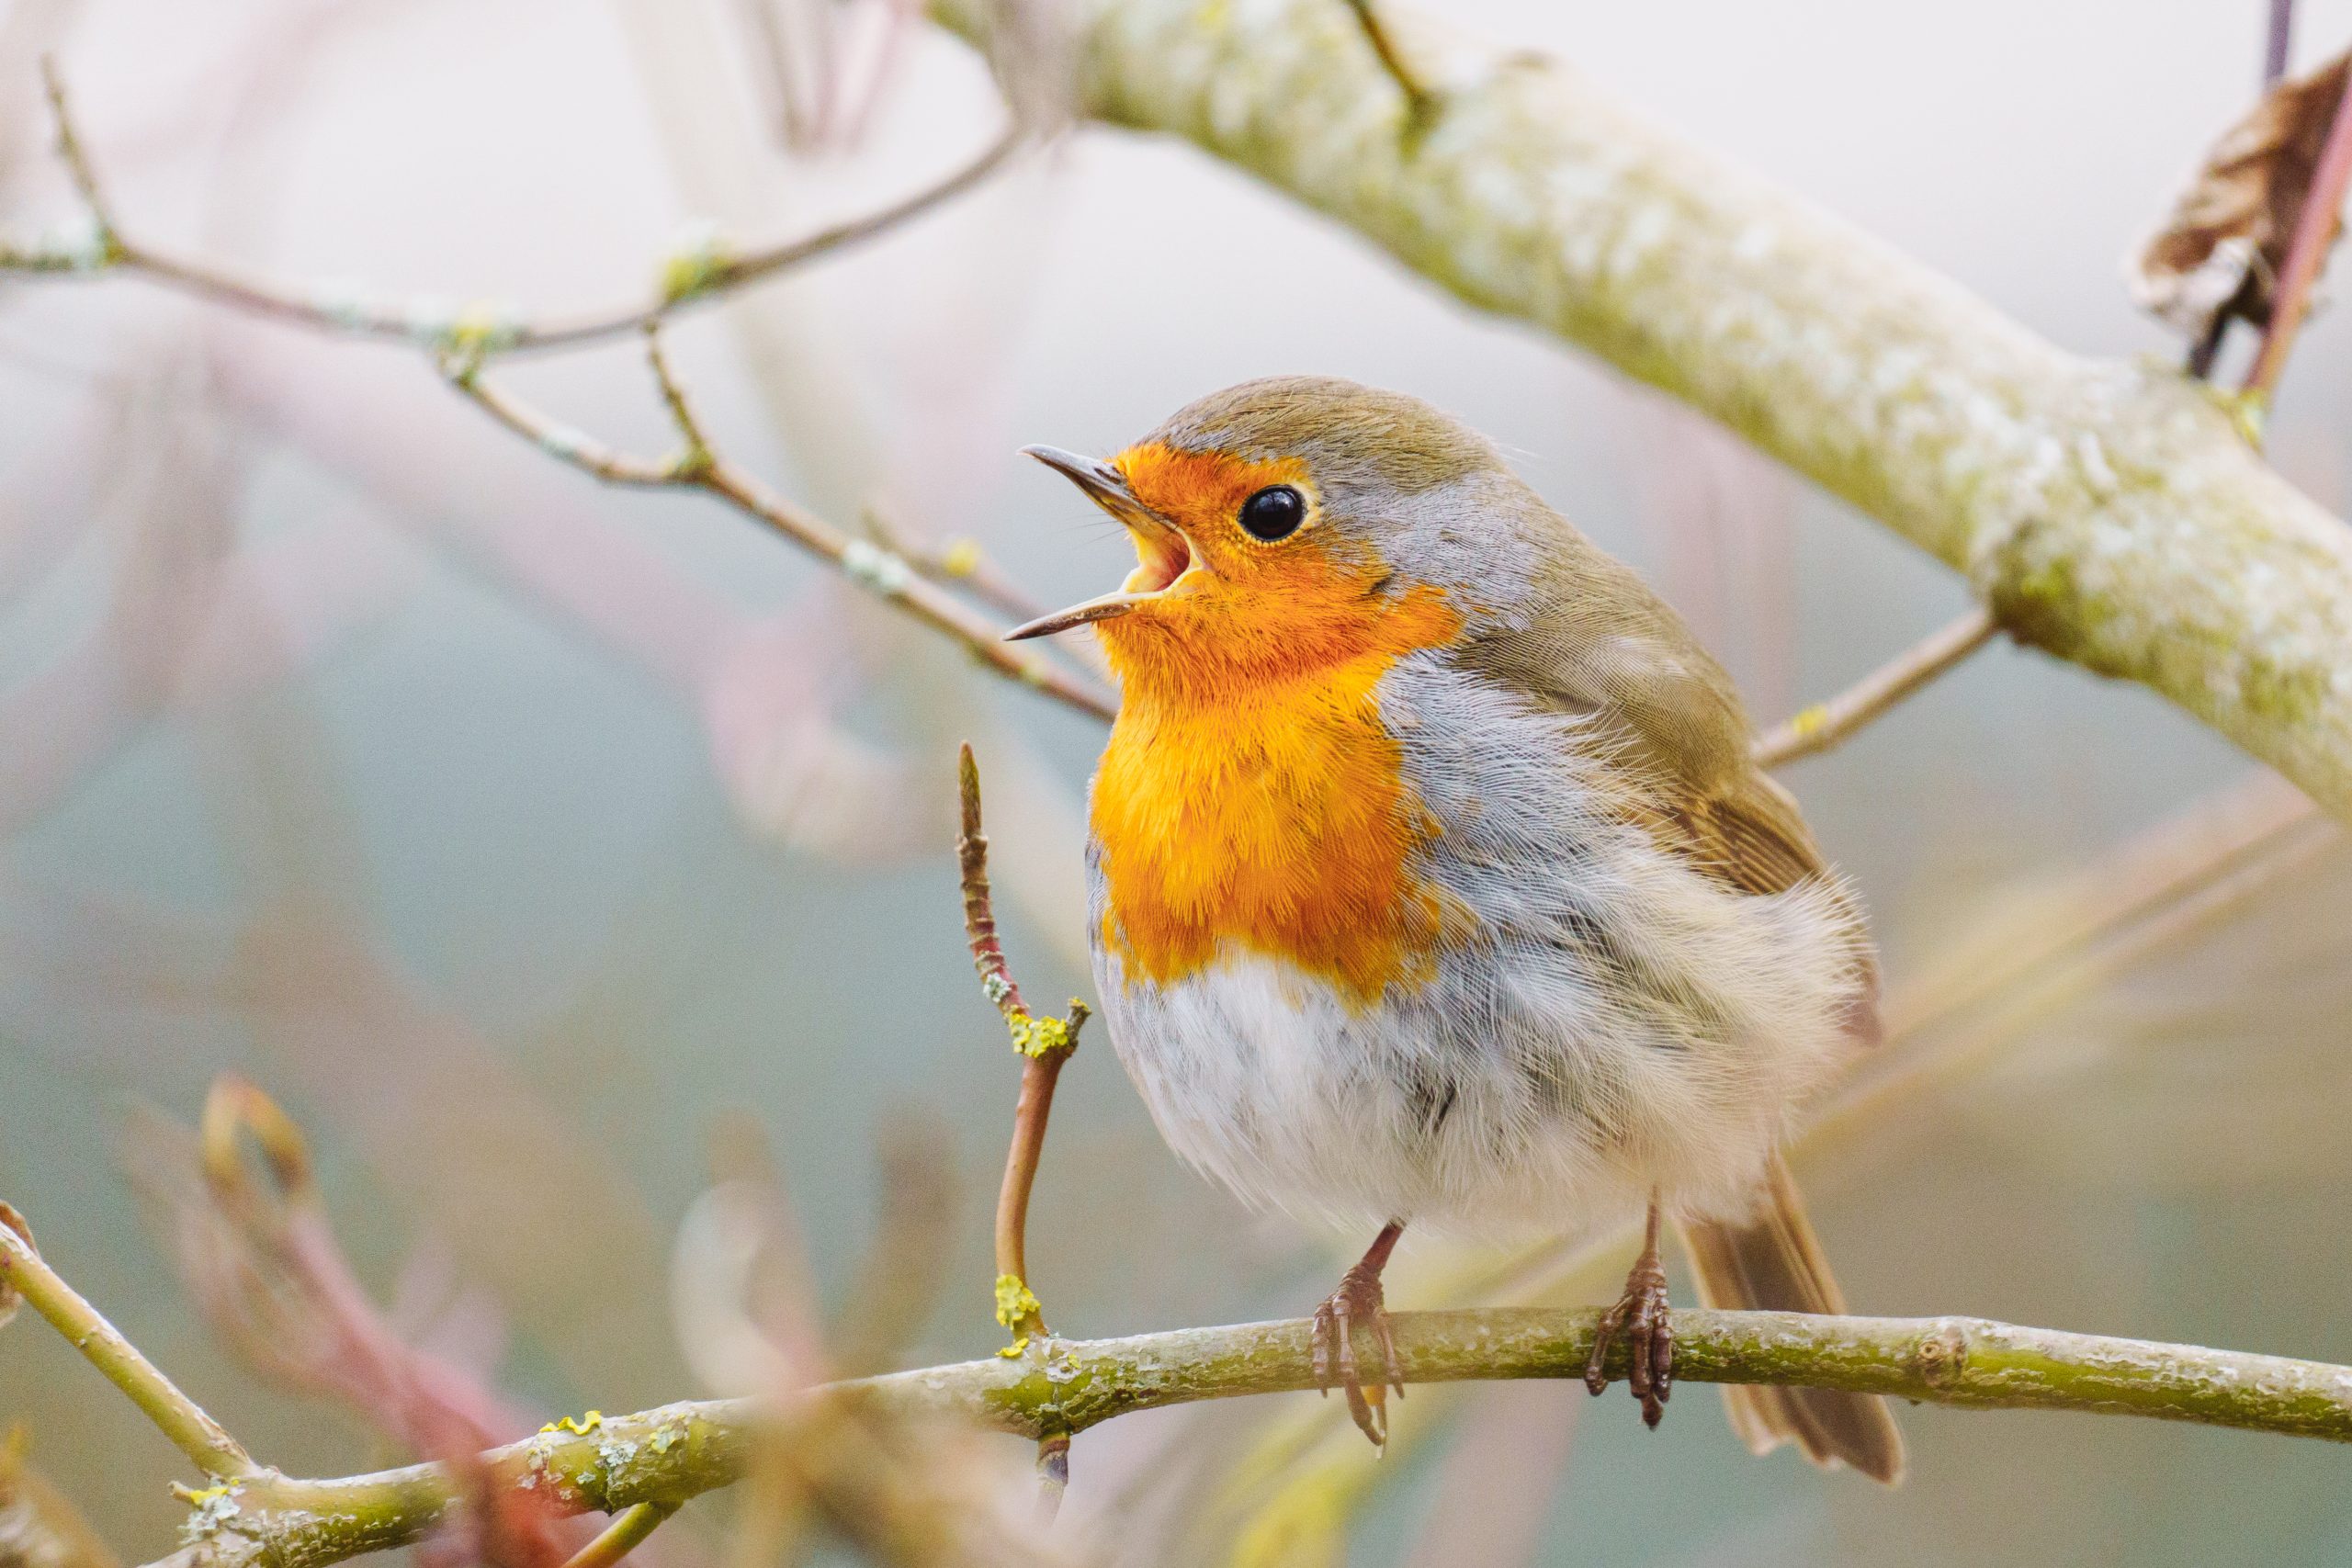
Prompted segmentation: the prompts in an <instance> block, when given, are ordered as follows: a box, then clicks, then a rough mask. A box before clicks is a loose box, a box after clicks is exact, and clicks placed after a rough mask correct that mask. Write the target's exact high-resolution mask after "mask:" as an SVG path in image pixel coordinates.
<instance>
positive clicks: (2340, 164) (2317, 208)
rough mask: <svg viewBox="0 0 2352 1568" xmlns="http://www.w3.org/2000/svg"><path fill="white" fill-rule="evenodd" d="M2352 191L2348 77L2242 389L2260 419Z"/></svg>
mask: <svg viewBox="0 0 2352 1568" xmlns="http://www.w3.org/2000/svg"><path fill="white" fill-rule="evenodd" d="M2347 185H2352V73H2346V77H2345V88H2344V96H2342V97H2341V98H2339V99H2338V100H2337V101H2336V106H2335V118H2334V119H2333V120H2331V121H2330V122H2329V123H2328V128H2327V141H2326V142H2325V144H2324V146H2323V147H2322V148H2321V150H2320V155H2319V167H2318V168H2317V169H2315V170H2313V171H2312V186H2311V190H2310V193H2309V194H2308V195H2306V196H2305V197H2304V198H2303V207H2302V210H2301V212H2298V213H2297V214H2296V215H2295V233H2294V238H2293V239H2291V240H2290V241H2289V242H2288V244H2287V260H2286V264H2285V265H2283V266H2281V267H2280V268H2279V269H2278V290H2277V292H2276V293H2275V294H2274V295H2273V297H2272V299H2271V304H2270V324H2269V326H2268V327H2267V328H2266V329H2265V330H2264V332H2263V334H2262V346H2261V347H2260V348H2259V349H2257V350H2256V351H2255V356H2254V364H2253V366H2252V367H2251V368H2249V369H2248V370H2247V371H2246V374H2245V386H2244V387H2243V388H2242V389H2241V390H2242V392H2243V393H2244V395H2245V398H2246V400H2247V401H2248V402H2249V403H2250V404H2251V405H2252V406H2253V408H2254V410H2255V412H2256V414H2257V416H2258V415H2259V412H2260V411H2261V410H2262V409H2263V408H2264V407H2265V406H2266V405H2267V403H2268V402H2269V400H2270V394H2271V393H2272V391H2273V390H2274V389H2276V388H2277V387H2278V378H2279V376H2280V375H2281V374H2282V373H2283V372H2284V371H2285V370H2286V368H2287V354H2288V351H2289V350H2290V349H2291V348H2292V347H2293V346H2294V343H2295V334H2296V333H2300V332H2301V330H2302V325H2303V317H2304V316H2305V314H2306V313H2308V311H2309V310H2310V309H2311V296H2312V288H2313V286H2314V285H2316V284H2317V283H2318V282H2319V275H2320V269H2321V268H2322V267H2323V266H2324V265H2325V264H2326V261H2327V254H2328V251H2329V249H2330V248H2331V247H2332V246H2333V245H2334V244H2335V231H2336V228H2337V225H2338V223H2339V222H2340V220H2341V217H2342V214H2343V211H2344V192H2345V187H2346V186H2347Z"/></svg>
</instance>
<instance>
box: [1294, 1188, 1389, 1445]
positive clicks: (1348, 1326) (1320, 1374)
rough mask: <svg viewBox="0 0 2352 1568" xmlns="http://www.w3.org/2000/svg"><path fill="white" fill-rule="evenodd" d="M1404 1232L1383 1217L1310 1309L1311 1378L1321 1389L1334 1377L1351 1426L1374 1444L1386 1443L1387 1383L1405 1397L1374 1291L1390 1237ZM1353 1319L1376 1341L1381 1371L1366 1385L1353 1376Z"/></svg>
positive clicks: (1385, 1311) (1385, 1315)
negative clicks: (1378, 1228)
mask: <svg viewBox="0 0 2352 1568" xmlns="http://www.w3.org/2000/svg"><path fill="white" fill-rule="evenodd" d="M1404 1234H1405V1222H1404V1221H1402V1220H1391V1221H1389V1222H1388V1224H1387V1225H1386V1227H1385V1228H1384V1229H1383V1230H1382V1231H1381V1233H1380V1235H1378V1236H1377V1237H1375V1238H1374V1241H1373V1244H1372V1245H1371V1246H1370V1247H1367V1248H1365V1249H1364V1255H1363V1257H1362V1258H1359V1259H1357V1260H1356V1266H1355V1267H1354V1268H1352V1269H1349V1270H1348V1271H1347V1273H1346V1274H1344V1275H1342V1276H1341V1277H1340V1288H1339V1289H1338V1290H1336V1291H1333V1292H1331V1293H1330V1294H1329V1296H1326V1297H1325V1298H1324V1299H1323V1304H1322V1305H1321V1306H1318V1307H1317V1308H1316V1309H1315V1382H1316V1384H1317V1386H1318V1387H1320V1388H1321V1389H1322V1390H1323V1392H1324V1393H1326V1394H1327V1395H1328V1394H1329V1393H1330V1392H1331V1388H1332V1385H1333V1384H1334V1383H1337V1384H1338V1385H1339V1386H1340V1388H1341V1389H1343V1390H1344V1391H1346V1393H1347V1396H1348V1414H1349V1415H1351V1416H1354V1417H1355V1419H1356V1427H1357V1429H1358V1430H1360V1431H1362V1432H1363V1435H1364V1436H1365V1437H1367V1438H1371V1439H1372V1442H1373V1446H1374V1448H1384V1449H1385V1448H1386V1447H1387V1446H1388V1406H1387V1393H1388V1390H1389V1389H1390V1388H1391V1387H1393V1388H1395V1389H1396V1391H1397V1398H1399V1399H1402V1398H1404V1397H1405V1375H1404V1371H1403V1370H1402V1369H1401V1368H1399V1367H1398V1365H1397V1339H1396V1337H1395V1336H1394V1335H1393V1334H1391V1333H1390V1332H1389V1328H1388V1308H1387V1305H1386V1304H1385V1301H1384V1300H1383V1298H1382V1295H1381V1291H1380V1271H1381V1270H1382V1269H1385V1268H1386V1267H1387V1266H1388V1255H1389V1254H1390V1253H1392V1252H1394V1251H1396V1250H1397V1237H1398V1236H1400V1235H1404ZM1359 1320H1362V1321H1364V1322H1366V1323H1368V1324H1369V1325H1370V1327H1371V1328H1372V1331H1373V1337H1374V1339H1375V1340H1376V1341H1377V1342H1378V1344H1379V1346H1380V1359H1381V1375H1380V1376H1379V1377H1377V1378H1374V1380H1373V1383H1372V1387H1371V1388H1370V1389H1369V1390H1366V1389H1365V1387H1364V1386H1363V1382H1361V1381H1360V1380H1359V1379H1358V1378H1357V1376H1356V1348H1355V1325H1356V1324H1357V1322H1358V1321H1359Z"/></svg>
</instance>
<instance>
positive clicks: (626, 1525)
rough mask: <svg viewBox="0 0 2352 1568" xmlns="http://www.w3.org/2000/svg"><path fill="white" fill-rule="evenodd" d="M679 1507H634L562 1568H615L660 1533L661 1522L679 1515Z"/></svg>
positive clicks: (623, 1510) (653, 1504)
mask: <svg viewBox="0 0 2352 1568" xmlns="http://www.w3.org/2000/svg"><path fill="white" fill-rule="evenodd" d="M679 1506H680V1505H679V1504H676V1503H673V1502H660V1503H632V1504H631V1505H629V1506H628V1507H626V1508H623V1509H622V1510H621V1511H620V1513H619V1515H618V1516H617V1517H615V1518H614V1520H613V1522H612V1523H611V1524H608V1525H606V1526H605V1528H604V1529H601V1530H599V1531H598V1532H597V1533H596V1539H595V1540H592V1541H590V1542H589V1543H588V1544H587V1545H585V1546H583V1547H582V1548H581V1549H580V1550H579V1551H575V1552H573V1553H572V1554H571V1556H570V1557H569V1558H567V1559H565V1560H564V1564H563V1568H614V1564H616V1563H617V1562H620V1560H621V1559H622V1558H624V1557H627V1556H628V1554H629V1553H630V1552H632V1551H636V1550H637V1549H638V1547H639V1546H640V1545H642V1544H644V1541H645V1538H646V1537H647V1536H650V1535H651V1534H652V1533H653V1532H654V1531H655V1530H657V1529H661V1528H662V1521H663V1520H665V1519H667V1518H668V1517H670V1516H671V1515H673V1514H674V1513H676V1512H677V1511H678V1509H679Z"/></svg>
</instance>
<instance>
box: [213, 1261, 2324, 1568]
mask: <svg viewBox="0 0 2352 1568" xmlns="http://www.w3.org/2000/svg"><path fill="white" fill-rule="evenodd" d="M1597 1315H1598V1314H1595V1313H1593V1312H1591V1311H1574V1312H1561V1311H1552V1310H1544V1309H1536V1308H1492V1309H1487V1310H1484V1311H1476V1312H1434V1313H1400V1314H1397V1316H1396V1318H1395V1326H1396V1331H1397V1354H1398V1356H1399V1358H1400V1360H1401V1364H1402V1369H1403V1372H1404V1376H1405V1378H1406V1381H1408V1382H1463V1381H1470V1380H1477V1379H1492V1378H1569V1377H1580V1376H1581V1375H1582V1374H1583V1371H1584V1358H1585V1354H1586V1352H1587V1350H1588V1349H1589V1347H1590V1345H1591V1342H1592V1329H1593V1323H1594V1320H1595V1318H1596V1316H1597ZM1309 1333H1310V1325H1309V1324H1308V1323H1307V1322H1306V1320H1305V1319H1295V1320H1293V1321H1290V1322H1286V1323H1254V1324H1242V1325H1236V1326H1231V1327H1224V1328H1192V1329H1180V1330H1177V1331H1175V1332H1173V1333H1168V1334H1148V1335H1139V1336H1136V1337H1133V1338H1126V1339H1094V1340H1043V1341H1039V1342H1036V1343H1035V1344H1033V1346H1032V1347H1031V1348H1030V1350H1029V1352H1028V1353H1027V1354H1026V1355H1023V1356H1022V1357H1021V1358H1019V1359H1012V1360H1008V1359H1004V1358H1002V1357H990V1358H989V1359H985V1360H979V1361H967V1362H964V1363H962V1364H960V1365H956V1366H947V1367H933V1368H928V1369H926V1370H924V1371H910V1372H897V1373H893V1374H891V1375H889V1376H887V1377H878V1378H868V1379H865V1380H862V1381H860V1382H853V1383H843V1384H837V1385H835V1386H834V1387H833V1388H832V1389H831V1390H828V1391H826V1392H827V1393H830V1394H831V1395H832V1396H834V1397H842V1398H851V1399H857V1400H867V1401H873V1402H876V1404H880V1405H882V1406H884V1407H886V1408H888V1410H889V1411H891V1413H893V1414H894V1415H940V1416H957V1417H962V1418H966V1419H972V1420H978V1421H981V1422H984V1423H986V1424H988V1425H989V1426H993V1427H999V1428H1001V1429H1002V1430H1005V1431H1008V1432H1013V1433H1018V1434H1020V1435H1023V1436H1025V1437H1032V1438H1035V1437H1040V1436H1043V1435H1045V1434H1047V1433H1050V1432H1054V1431H1073V1432H1075V1431H1082V1430H1084V1429H1085V1428H1087V1427H1091V1426H1094V1425H1096V1424H1097V1423H1099V1422H1103V1421H1107V1420H1109V1419H1110V1418H1111V1417H1113V1416H1122V1415H1125V1414H1126V1413H1128V1412H1130V1411H1135V1410H1146V1409H1151V1408H1154V1407H1157V1406H1160V1405H1168V1404H1186V1403H1189V1402H1192V1401H1195V1400H1203V1399H1222V1398H1227V1397H1231V1396H1233V1395H1237V1394H1248V1393H1278V1392H1283V1391H1295V1390H1304V1389H1309V1388H1312V1387H1314V1386H1315V1376H1314V1371H1313V1368H1312V1366H1311V1364H1310V1361H1309V1358H1308V1336H1309ZM1674 1347H1675V1374H1676V1376H1677V1377H1678V1378H1680V1379H1683V1380H1685V1381H1689V1382H1765V1383H1804V1384H1808V1385H1812V1386H1815V1387H1823V1388H1846V1389H1856V1390H1861V1391H1865V1392H1869V1393H1888V1394H1896V1395H1900V1396H1902V1397H1905V1398H1908V1399H1914V1400H1919V1401H1923V1402H1927V1403H1930V1404H1953V1405H1963V1406H1971V1407H1975V1408H1980V1409H1994V1408H2008V1409H2040V1410H2083V1411H2095V1412H2100V1413H2104V1414H2109V1415H2129V1416H2154V1417H2156V1418H2158V1419H2162V1420H2175V1421H2194V1422H2202V1423H2206V1424H2208V1425H2213V1426H2223V1427H2249V1428H2254V1429H2257V1430H2262V1431H2270V1432H2282V1433H2288V1434H2291V1435H2295V1436H2301V1437H2312V1438H2328V1439H2331V1440H2333V1441H2337V1442H2352V1368H2345V1367H2332V1366H2324V1365H2321V1364H2318V1363H2316V1362H2311V1361H2296V1360H2289V1359H2284V1358H2282V1357H2277V1356H2251V1355H2244V1354H2240V1353H2238V1352H2235V1351H2229V1350H2206V1349H2199V1348H2195V1347H2193V1346H2186V1345H2159V1344H2154V1343H2150V1342H2148V1341H2145V1340H2137V1339H2108V1338H2101V1337H2097V1336H2093V1335H2086V1334H2064V1333H2060V1332H2058V1331H2056V1330H2052V1329H2044V1328H2019V1327H2015V1326H2013V1325H2008V1324H2001V1323H1989V1322H1986V1321H1985V1320H1983V1319H1981V1318H1965V1317H1935V1318H1886V1317H1814V1316H1808V1315H1805V1314H1797V1313H1737V1312H1705V1311H1690V1312H1678V1313H1676V1314H1674ZM1623 1371H1624V1366H1623V1351H1622V1348H1621V1349H1620V1350H1619V1351H1618V1352H1616V1353H1614V1354H1613V1355H1612V1356H1611V1375H1612V1376H1622V1375H1623ZM759 1419H760V1417H759V1416H758V1415H757V1414H756V1413H755V1412H754V1410H753V1408H752V1406H750V1405H749V1404H744V1403H742V1402H741V1401H709V1402H703V1403H696V1404H672V1405H665V1406H663V1407H662V1408H661V1409H658V1410H649V1411H646V1412H643V1413H642V1414H640V1415H636V1416H622V1417H619V1418H617V1419H611V1420H605V1421H604V1422H602V1423H601V1424H600V1425H597V1426H595V1427H593V1428H592V1429H590V1430H589V1431H587V1432H584V1433H572V1432H567V1431H552V1432H542V1433H540V1434H539V1435H538V1436H537V1437H535V1438H529V1439H527V1440H526V1441H524V1442H521V1443H515V1444H512V1445H510V1446H508V1447H507V1448H504V1449H501V1450H497V1451H496V1453H494V1454H492V1455H491V1456H489V1462H490V1463H491V1465H492V1471H493V1473H495V1474H496V1475H497V1476H498V1477H499V1478H500V1480H501V1481H502V1482H503V1483H506V1484H510V1485H526V1484H527V1485H531V1486H535V1487H543V1488H545V1489H546V1491H545V1493H544V1495H547V1496H550V1497H552V1498H554V1499H556V1500H557V1502H558V1503H559V1505H560V1506H562V1507H563V1508H565V1509H568V1510H571V1511H573V1512H582V1511H586V1510H590V1509H604V1510H608V1511H609V1510H618V1509H623V1508H628V1507H631V1506H635V1505H637V1504H640V1503H666V1502H676V1501H679V1500H681V1499H684V1498H686V1497H690V1496H693V1495H696V1494H698V1493H702V1492H707V1491H709V1490H711V1489H712V1488H714V1487H718V1486H724V1485H727V1484H729V1483H732V1482H734V1481H736V1480H738V1479H740V1478H741V1475H742V1472H743V1466H744V1463H745V1461H746V1458H747V1456H748V1454H749V1452H750V1450H751V1442H752V1434H753V1430H754V1426H755V1423H756V1422H757V1421H758V1420H759ZM449 1497H450V1492H449V1483H448V1481H447V1476H446V1475H445V1474H444V1472H442V1471H441V1470H440V1469H439V1468H438V1467H437V1466H434V1465H412V1466H410V1467H408V1468H406V1469H404V1470H396V1471H385V1472H379V1473H377V1474H374V1475H362V1476H353V1477H350V1478H348V1479H345V1480H340V1481H289V1480H284V1479H277V1478H271V1477H261V1478H256V1479H254V1480H250V1481H247V1482H245V1483H243V1485H242V1486H241V1487H240V1489H239V1490H238V1492H237V1493H236V1499H237V1502H238V1505H239V1506H238V1509H237V1511H236V1512H235V1513H233V1514H224V1515H223V1516H222V1517H220V1520H219V1521H218V1522H217V1523H216V1524H215V1525H214V1526H213V1527H212V1530H211V1534H210V1536H209V1538H208V1539H207V1540H203V1541H201V1542H199V1543H198V1547H197V1549H196V1551H195V1553H194V1555H195V1556H196V1557H197V1558H198V1559H209V1560H211V1561H215V1562H244V1561H258V1560H261V1559H263V1558H265V1557H266V1560H267V1561H268V1562H269V1563H271V1564H272V1568H320V1565H322V1564H325V1563H329V1562H340V1561H342V1560H343V1559H345V1558H347V1557H351V1556H355V1555H356V1554H358V1553H360V1552H363V1551H380V1550H382V1549H385V1548H388V1547H392V1546H398V1545H401V1544H404V1543H406V1542H408V1541H412V1540H417V1539H418V1538H419V1537H421V1536H422V1535H423V1534H424V1532H425V1531H426V1530H427V1529H430V1528H431V1527H432V1526H433V1524H434V1523H435V1520H436V1519H438V1517H440V1515H441V1513H442V1511H443V1510H444V1508H446V1507H447V1505H448V1502H449Z"/></svg>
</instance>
